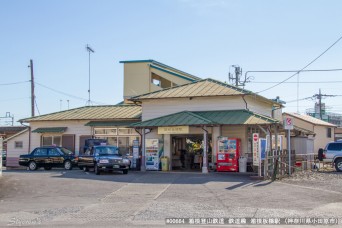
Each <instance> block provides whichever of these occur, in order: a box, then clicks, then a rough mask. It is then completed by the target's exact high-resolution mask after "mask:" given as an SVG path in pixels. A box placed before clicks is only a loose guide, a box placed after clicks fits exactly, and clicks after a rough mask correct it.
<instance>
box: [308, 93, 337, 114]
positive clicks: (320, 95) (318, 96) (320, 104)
mask: <svg viewBox="0 0 342 228" xmlns="http://www.w3.org/2000/svg"><path fill="white" fill-rule="evenodd" d="M336 96H338V95H328V94H322V93H321V89H319V93H318V94H315V95H313V97H316V98H317V99H318V111H319V118H320V119H323V115H322V112H323V110H322V98H323V97H336Z"/></svg>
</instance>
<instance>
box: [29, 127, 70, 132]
mask: <svg viewBox="0 0 342 228" xmlns="http://www.w3.org/2000/svg"><path fill="white" fill-rule="evenodd" d="M66 129H67V127H42V128H37V129H35V130H33V131H32V132H34V133H63V132H65V131H66Z"/></svg>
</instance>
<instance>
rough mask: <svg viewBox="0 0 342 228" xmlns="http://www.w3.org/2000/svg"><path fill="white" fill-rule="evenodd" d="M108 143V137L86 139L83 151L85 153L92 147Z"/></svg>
mask: <svg viewBox="0 0 342 228" xmlns="http://www.w3.org/2000/svg"><path fill="white" fill-rule="evenodd" d="M102 144H104V145H107V139H86V140H85V142H84V147H83V153H85V152H86V151H87V150H88V149H89V148H90V147H93V146H100V145H102Z"/></svg>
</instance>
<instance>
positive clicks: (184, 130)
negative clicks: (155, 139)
mask: <svg viewBox="0 0 342 228" xmlns="http://www.w3.org/2000/svg"><path fill="white" fill-rule="evenodd" d="M158 134H159V135H163V134H189V126H171V127H158Z"/></svg>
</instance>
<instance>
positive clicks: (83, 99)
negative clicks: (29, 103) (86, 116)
mask: <svg viewBox="0 0 342 228" xmlns="http://www.w3.org/2000/svg"><path fill="white" fill-rule="evenodd" d="M35 84H37V85H39V86H42V87H44V88H46V89H49V90H52V91H54V92H56V93H60V94H63V95H65V96H68V97H72V98H75V99H78V100H82V101H88V99H85V98H82V97H78V96H75V95H72V94H68V93H65V92H62V91H59V90H56V89H53V88H50V87H48V86H46V85H43V84H41V83H38V82H35ZM92 102H93V103H96V104H102V105H104V104H105V103H102V102H94V101H92Z"/></svg>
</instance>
